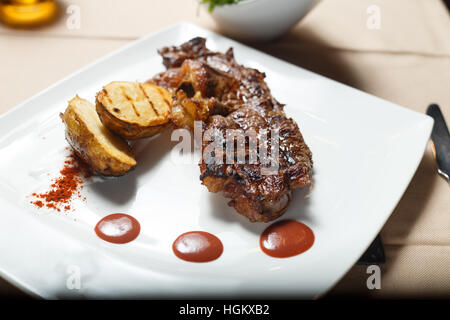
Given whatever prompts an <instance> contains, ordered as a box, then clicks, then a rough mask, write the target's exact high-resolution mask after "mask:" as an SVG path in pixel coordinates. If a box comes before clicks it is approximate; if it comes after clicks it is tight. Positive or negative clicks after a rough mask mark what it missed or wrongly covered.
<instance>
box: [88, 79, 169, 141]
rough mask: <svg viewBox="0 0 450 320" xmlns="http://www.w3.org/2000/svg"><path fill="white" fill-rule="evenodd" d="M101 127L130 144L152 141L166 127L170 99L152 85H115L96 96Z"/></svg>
mask: <svg viewBox="0 0 450 320" xmlns="http://www.w3.org/2000/svg"><path fill="white" fill-rule="evenodd" d="M96 100H97V102H96V109H97V113H98V115H99V117H100V120H101V121H102V123H103V124H104V125H105V126H106V127H107V128H108V129H110V130H111V131H113V132H114V133H116V134H118V135H120V136H121V137H123V138H125V139H129V140H135V139H140V138H147V137H151V136H153V135H155V134H157V133H158V132H160V131H162V130H163V129H164V128H166V127H167V126H168V123H169V120H170V113H171V103H172V97H171V95H170V93H169V92H168V91H167V90H166V89H164V88H161V87H158V86H156V85H154V84H152V83H138V82H126V81H114V82H111V83H109V84H108V85H106V86H105V87H103V90H102V91H100V92H99V93H97V99H96Z"/></svg>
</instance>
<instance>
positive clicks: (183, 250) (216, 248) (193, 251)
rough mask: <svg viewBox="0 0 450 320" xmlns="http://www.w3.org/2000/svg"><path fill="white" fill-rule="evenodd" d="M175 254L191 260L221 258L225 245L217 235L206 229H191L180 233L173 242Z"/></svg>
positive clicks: (206, 260)
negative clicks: (205, 230)
mask: <svg viewBox="0 0 450 320" xmlns="http://www.w3.org/2000/svg"><path fill="white" fill-rule="evenodd" d="M172 250H173V252H174V253H175V255H176V256H177V257H178V258H180V259H182V260H185V261H189V262H208V261H213V260H216V259H217V258H219V257H220V256H221V255H222V252H223V245H222V242H221V241H220V239H219V238H217V237H216V236H215V235H213V234H211V233H208V232H204V231H191V232H186V233H183V234H182V235H180V236H179V237H178V238H177V239H176V240H175V241H174V243H173V245H172Z"/></svg>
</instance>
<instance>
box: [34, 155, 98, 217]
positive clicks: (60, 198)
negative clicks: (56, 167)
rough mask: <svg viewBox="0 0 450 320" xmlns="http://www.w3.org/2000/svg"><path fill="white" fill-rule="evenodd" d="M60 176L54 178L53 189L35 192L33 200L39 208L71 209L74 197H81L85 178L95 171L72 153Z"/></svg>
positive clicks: (65, 162)
mask: <svg viewBox="0 0 450 320" xmlns="http://www.w3.org/2000/svg"><path fill="white" fill-rule="evenodd" d="M59 173H60V176H59V177H57V178H56V179H54V180H53V182H52V184H51V185H50V187H51V189H50V190H49V191H47V192H44V193H33V194H32V196H33V197H35V198H37V199H36V200H34V201H31V203H32V204H33V205H35V206H36V207H38V208H42V207H44V206H45V207H46V208H48V209H53V210H56V211H59V212H60V211H61V210H65V211H69V210H70V209H71V205H70V202H71V201H72V199H73V198H74V197H76V196H77V197H81V193H80V189H81V188H82V187H83V184H84V181H83V178H89V177H91V176H92V174H93V172H92V170H91V168H90V167H89V165H88V164H87V163H85V162H84V161H83V160H81V159H80V158H78V157H77V156H76V155H75V154H73V153H72V154H70V155H69V156H67V159H66V160H65V161H64V167H63V168H62V169H61V170H60V172H59Z"/></svg>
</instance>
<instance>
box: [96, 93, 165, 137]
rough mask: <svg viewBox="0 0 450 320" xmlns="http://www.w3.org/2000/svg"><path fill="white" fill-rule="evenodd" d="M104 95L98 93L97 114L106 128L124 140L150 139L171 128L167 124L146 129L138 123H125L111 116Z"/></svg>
mask: <svg viewBox="0 0 450 320" xmlns="http://www.w3.org/2000/svg"><path fill="white" fill-rule="evenodd" d="M102 95H103V91H100V92H99V93H97V98H96V102H95V108H96V110H97V114H98V116H99V118H100V120H101V121H102V123H103V125H104V126H105V127H107V128H108V129H109V130H111V131H112V132H114V133H116V134H117V135H119V136H121V137H122V138H124V139H127V140H137V139H142V138H149V137H151V136H154V135H155V134H157V133H160V132H161V131H163V130H164V129H166V128H167V127H168V126H169V123H167V124H163V125H158V126H151V127H144V126H141V125H139V124H138V123H130V122H126V121H123V120H121V119H119V118H117V117H115V116H114V115H113V114H111V113H110V112H109V111H108V109H107V108H106V107H105V106H104V105H103V104H102V103H101V100H102Z"/></svg>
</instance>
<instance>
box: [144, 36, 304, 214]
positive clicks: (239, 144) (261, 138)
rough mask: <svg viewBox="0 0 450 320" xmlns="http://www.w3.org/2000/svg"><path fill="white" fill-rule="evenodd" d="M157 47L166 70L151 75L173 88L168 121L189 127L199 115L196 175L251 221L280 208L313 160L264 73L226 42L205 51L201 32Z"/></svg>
mask: <svg viewBox="0 0 450 320" xmlns="http://www.w3.org/2000/svg"><path fill="white" fill-rule="evenodd" d="M159 53H160V55H161V56H162V57H163V62H164V65H165V66H166V67H167V71H165V72H163V73H161V74H158V75H156V76H155V77H154V78H153V79H152V80H151V81H152V82H154V83H155V84H157V85H159V86H162V87H165V88H167V89H168V90H169V91H170V92H171V93H172V94H173V101H172V121H173V123H174V124H175V125H176V126H178V127H191V128H192V127H193V122H194V121H195V120H201V121H203V141H202V155H203V156H202V161H201V162H200V164H199V165H200V173H201V174H200V179H201V180H202V183H203V184H204V185H205V186H206V187H207V188H208V190H209V191H211V192H222V194H223V195H224V196H225V197H227V198H230V199H231V201H230V202H229V203H228V204H229V205H230V206H233V207H234V208H235V209H236V210H237V211H238V212H239V213H241V214H242V215H244V216H246V217H247V218H248V219H249V220H250V221H264V222H267V221H271V220H273V219H276V218H278V217H279V216H281V215H282V214H283V213H284V212H285V211H286V209H287V207H288V205H289V202H290V200H291V191H292V190H293V189H295V188H300V187H303V186H305V185H308V184H310V183H311V171H312V165H313V162H312V154H311V151H310V150H309V148H308V146H307V145H306V144H305V142H304V140H303V137H302V135H301V133H300V130H299V128H298V126H297V124H296V123H295V121H294V120H292V119H291V118H287V117H286V115H285V113H284V111H283V105H282V104H280V103H279V102H278V101H277V100H275V98H274V97H272V95H271V93H270V89H269V88H268V86H267V84H266V83H265V81H264V78H265V74H264V73H262V72H259V71H258V70H256V69H251V68H246V67H244V66H241V65H239V64H238V63H237V62H236V61H235V59H234V55H233V50H232V48H230V49H229V50H228V51H227V52H226V53H225V54H223V53H220V52H213V51H209V50H208V49H207V48H206V46H205V39H203V38H194V39H192V40H190V41H188V42H186V43H184V44H182V45H181V46H176V47H175V46H174V47H165V48H162V49H160V50H159ZM230 132H232V133H233V134H230ZM228 148H229V149H228ZM235 149H236V150H235ZM264 150H265V151H267V152H265V153H264V152H263V151H264ZM255 151H256V153H255ZM264 155H265V156H264Z"/></svg>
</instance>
